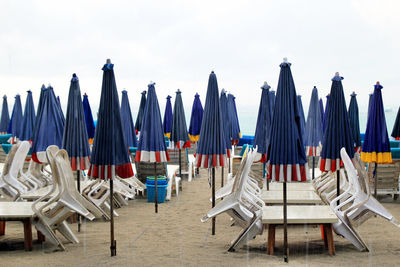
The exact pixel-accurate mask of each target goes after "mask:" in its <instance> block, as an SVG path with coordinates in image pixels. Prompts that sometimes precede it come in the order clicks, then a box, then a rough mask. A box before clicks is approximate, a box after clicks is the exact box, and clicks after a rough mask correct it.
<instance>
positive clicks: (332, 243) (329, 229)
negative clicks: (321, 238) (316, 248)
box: [324, 224, 336, 256]
mask: <svg viewBox="0 0 400 267" xmlns="http://www.w3.org/2000/svg"><path fill="white" fill-rule="evenodd" d="M324 228H325V229H326V230H325V231H326V239H327V242H328V248H329V255H330V256H333V255H335V253H336V251H335V241H334V239H333V233H332V224H325V225H324Z"/></svg>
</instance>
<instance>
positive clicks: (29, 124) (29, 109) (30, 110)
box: [20, 90, 36, 141]
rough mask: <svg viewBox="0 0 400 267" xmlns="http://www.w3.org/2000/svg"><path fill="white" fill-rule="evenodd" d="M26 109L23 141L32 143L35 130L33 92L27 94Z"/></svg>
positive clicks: (23, 123)
mask: <svg viewBox="0 0 400 267" xmlns="http://www.w3.org/2000/svg"><path fill="white" fill-rule="evenodd" d="M27 93H28V94H27V96H26V101H25V109H24V120H23V122H22V134H21V138H20V139H21V140H22V141H30V140H31V139H32V134H33V128H34V127H35V120H36V115H35V105H34V104H33V98H32V92H31V91H30V90H29V91H28V92H27Z"/></svg>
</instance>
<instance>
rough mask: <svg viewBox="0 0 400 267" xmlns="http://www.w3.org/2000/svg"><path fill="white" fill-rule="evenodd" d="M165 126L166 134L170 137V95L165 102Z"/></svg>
mask: <svg viewBox="0 0 400 267" xmlns="http://www.w3.org/2000/svg"><path fill="white" fill-rule="evenodd" d="M163 128H164V136H166V137H168V138H170V137H171V130H172V105H171V96H170V95H168V96H167V103H166V104H165V112H164V121H163Z"/></svg>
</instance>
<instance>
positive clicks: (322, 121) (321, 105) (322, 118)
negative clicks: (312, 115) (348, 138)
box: [319, 98, 324, 127]
mask: <svg viewBox="0 0 400 267" xmlns="http://www.w3.org/2000/svg"><path fill="white" fill-rule="evenodd" d="M319 108H320V110H321V123H322V127H324V102H323V101H322V98H320V99H319Z"/></svg>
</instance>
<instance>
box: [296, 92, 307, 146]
mask: <svg viewBox="0 0 400 267" xmlns="http://www.w3.org/2000/svg"><path fill="white" fill-rule="evenodd" d="M297 106H298V108H299V114H300V127H301V138H302V139H303V144H306V142H307V135H306V118H305V115H304V109H303V102H302V101H301V95H297Z"/></svg>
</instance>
